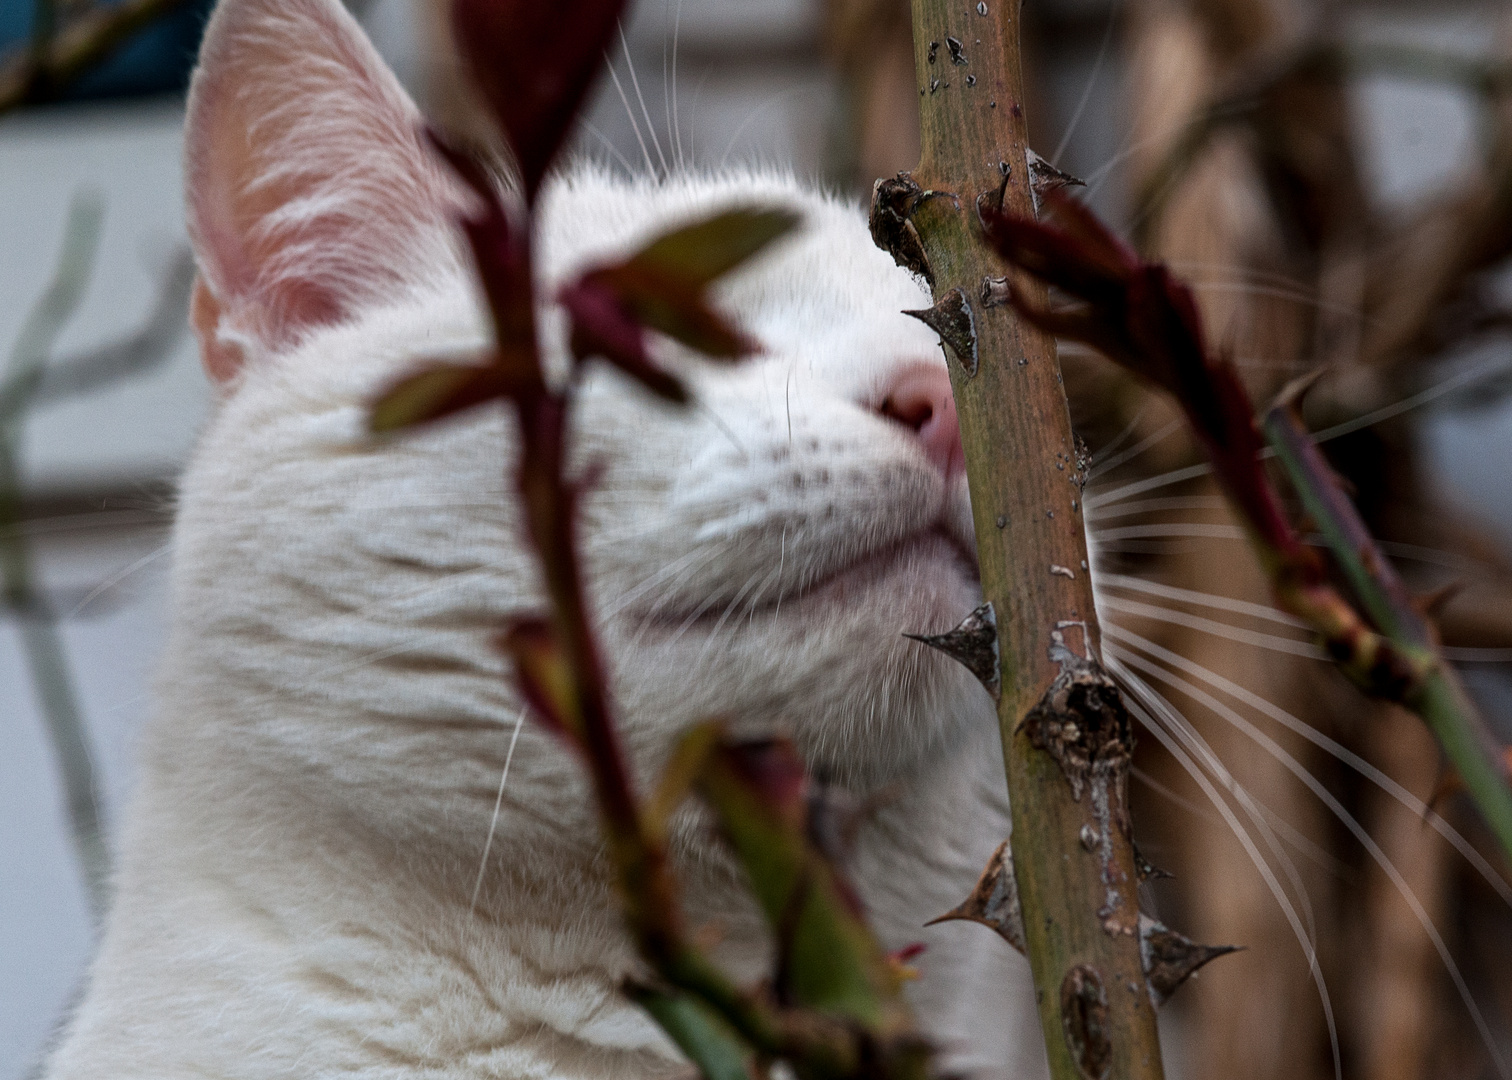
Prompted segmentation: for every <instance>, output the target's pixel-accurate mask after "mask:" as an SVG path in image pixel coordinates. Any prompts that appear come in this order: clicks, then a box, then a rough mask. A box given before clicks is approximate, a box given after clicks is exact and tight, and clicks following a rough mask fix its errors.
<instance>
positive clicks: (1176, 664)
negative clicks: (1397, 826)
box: [1103, 623, 1512, 907]
mask: <svg viewBox="0 0 1512 1080" xmlns="http://www.w3.org/2000/svg"><path fill="white" fill-rule="evenodd" d="M1103 634H1104V636H1106V637H1107V638H1110V639H1112V640H1115V641H1122V642H1124V643H1126V644H1128V645H1130V646H1132V647H1134V648H1136V649H1138V650H1139V651H1140V652H1143V653H1146V654H1147V655H1149V656H1151V657H1153V658H1155V659H1156V660H1159V661H1160V662H1161V663H1163V664H1166V665H1167V666H1169V667H1172V668H1175V669H1176V670H1178V671H1181V672H1184V673H1185V674H1187V675H1189V676H1191V677H1192V678H1194V679H1197V680H1198V681H1200V682H1204V683H1206V684H1207V685H1209V686H1211V687H1213V688H1214V689H1215V690H1218V691H1220V692H1222V693H1223V694H1226V695H1227V696H1228V697H1230V698H1233V699H1234V700H1235V701H1237V702H1239V703H1240V704H1242V705H1244V706H1246V707H1248V708H1251V709H1254V710H1255V711H1256V712H1257V713H1260V714H1261V715H1262V716H1265V717H1268V718H1269V719H1271V720H1274V721H1275V722H1276V723H1278V724H1280V725H1281V726H1282V727H1284V728H1286V730H1288V731H1290V732H1292V733H1293V734H1294V735H1297V736H1299V737H1301V738H1303V739H1306V740H1307V741H1308V742H1310V743H1312V744H1313V745H1314V746H1316V747H1318V748H1319V749H1320V750H1323V751H1324V752H1325V753H1327V754H1329V755H1331V756H1332V757H1334V758H1335V759H1337V760H1338V761H1340V762H1342V763H1343V764H1345V765H1347V766H1349V767H1350V768H1351V769H1353V770H1354V771H1355V772H1357V773H1359V774H1360V775H1361V776H1362V777H1364V778H1365V779H1366V780H1369V781H1370V782H1371V783H1372V784H1374V785H1375V786H1376V787H1378V788H1380V789H1381V791H1383V792H1384V793H1385V794H1387V795H1389V796H1390V797H1391V798H1393V799H1395V800H1396V801H1397V802H1398V803H1400V804H1401V805H1402V806H1403V807H1405V808H1406V809H1408V810H1410V811H1411V812H1412V813H1413V814H1415V815H1416V816H1417V817H1419V818H1421V819H1422V820H1423V821H1424V822H1426V823H1427V824H1428V825H1429V827H1431V828H1432V829H1433V830H1434V832H1436V833H1438V834H1439V835H1440V836H1442V837H1443V838H1444V840H1445V841H1446V842H1447V843H1448V844H1449V845H1450V846H1451V847H1453V848H1454V850H1455V851H1457V852H1459V854H1460V855H1461V856H1462V857H1463V858H1464V860H1465V861H1466V862H1467V863H1469V864H1470V865H1471V866H1472V867H1474V869H1475V871H1476V873H1478V874H1479V875H1480V876H1481V878H1482V879H1483V880H1484V881H1485V882H1486V884H1487V885H1489V886H1490V887H1491V888H1492V889H1493V890H1494V891H1495V892H1496V894H1497V895H1498V896H1500V897H1501V898H1502V901H1503V902H1504V903H1506V904H1507V905H1508V906H1509V907H1512V884H1508V882H1507V881H1506V880H1505V879H1504V878H1503V877H1502V876H1501V875H1500V874H1499V873H1497V872H1496V870H1495V869H1494V868H1493V867H1492V865H1491V863H1490V862H1489V861H1487V859H1486V858H1485V856H1483V855H1482V854H1481V853H1480V852H1479V851H1477V850H1476V849H1475V847H1474V846H1473V845H1472V844H1471V843H1470V841H1468V840H1466V839H1465V837H1464V836H1463V835H1461V833H1460V832H1459V830H1458V829H1456V828H1455V827H1454V826H1453V825H1451V824H1449V822H1448V821H1446V820H1444V818H1443V817H1442V816H1441V815H1440V814H1439V813H1438V812H1437V811H1436V810H1434V809H1433V808H1432V807H1430V806H1429V805H1428V804H1427V803H1426V802H1424V801H1423V800H1422V799H1420V798H1418V797H1417V796H1416V795H1414V794H1413V793H1412V792H1411V791H1408V790H1407V789H1406V788H1405V787H1403V786H1402V785H1401V784H1399V783H1398V782H1397V781H1395V780H1393V779H1392V778H1391V777H1390V776H1388V775H1387V774H1386V773H1384V772H1382V771H1381V770H1380V769H1378V768H1376V767H1375V766H1374V765H1372V764H1371V763H1370V762H1368V761H1366V760H1365V759H1364V758H1362V757H1361V756H1360V755H1359V754H1356V753H1354V752H1353V751H1352V750H1350V749H1349V748H1348V747H1346V746H1344V745H1343V744H1341V743H1339V742H1337V741H1336V740H1334V739H1331V738H1329V737H1328V736H1327V735H1325V734H1323V733H1322V732H1320V731H1318V730H1317V729H1316V728H1314V727H1313V726H1312V725H1311V724H1307V723H1304V722H1303V721H1302V720H1301V719H1299V718H1298V717H1297V716H1295V715H1293V714H1292V713H1290V712H1287V711H1286V710H1285V709H1283V708H1281V707H1280V706H1279V705H1276V704H1275V703H1274V702H1271V701H1269V700H1267V699H1266V698H1265V697H1263V696H1261V695H1259V694H1256V693H1255V692H1254V691H1252V690H1247V689H1245V688H1244V687H1243V686H1240V685H1239V684H1238V683H1236V682H1234V681H1233V680H1231V679H1227V678H1225V677H1224V676H1222V675H1219V674H1218V673H1216V672H1214V671H1212V670H1210V669H1209V668H1206V667H1204V666H1203V665H1201V664H1199V663H1197V662H1196V661H1194V660H1191V659H1189V658H1187V657H1185V656H1182V655H1181V654H1180V653H1177V652H1173V651H1171V650H1170V649H1167V648H1164V647H1163V646H1161V645H1158V644H1156V643H1155V642H1153V641H1150V640H1149V639H1147V638H1144V637H1141V636H1140V635H1138V634H1136V633H1133V632H1132V631H1130V630H1127V629H1125V628H1124V627H1121V626H1118V625H1117V624H1115V623H1105V624H1103Z"/></svg>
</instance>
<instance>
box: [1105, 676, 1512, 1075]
mask: <svg viewBox="0 0 1512 1080" xmlns="http://www.w3.org/2000/svg"><path fill="white" fill-rule="evenodd" d="M1115 649H1117V647H1116V646H1115ZM1117 653H1118V657H1119V662H1120V663H1121V664H1123V665H1125V666H1126V668H1127V667H1133V668H1137V669H1138V670H1140V671H1143V672H1145V673H1146V674H1148V675H1150V676H1152V677H1154V678H1157V679H1159V680H1161V681H1162V682H1164V683H1166V684H1167V685H1169V686H1171V687H1172V688H1174V689H1176V690H1178V691H1180V692H1181V693H1182V694H1185V695H1186V696H1188V697H1190V698H1191V699H1192V700H1193V701H1196V702H1199V703H1200V704H1202V705H1203V706H1205V707H1206V708H1208V709H1210V710H1212V711H1213V713H1214V714H1215V715H1217V716H1221V717H1222V718H1223V719H1225V720H1227V721H1228V722H1229V723H1230V724H1232V725H1233V726H1234V727H1235V728H1236V729H1238V730H1239V731H1240V732H1242V733H1243V734H1245V735H1246V736H1248V737H1249V738H1250V739H1251V740H1252V741H1254V742H1255V743H1256V744H1257V745H1259V746H1260V747H1261V748H1262V749H1264V750H1265V751H1266V752H1267V753H1269V754H1270V755H1271V756H1272V757H1273V758H1274V759H1275V760H1276V761H1278V762H1279V763H1280V764H1281V765H1282V766H1283V767H1284V768H1286V770H1287V771H1288V772H1290V773H1291V774H1292V775H1293V776H1295V777H1296V778H1297V779H1298V780H1300V781H1301V782H1302V783H1303V784H1304V785H1305V786H1306V787H1307V789H1308V790H1309V791H1311V792H1312V793H1313V795H1314V797H1316V798H1317V799H1318V801H1319V802H1321V803H1323V804H1324V805H1325V806H1327V807H1328V809H1329V810H1330V811H1332V813H1333V814H1334V816H1335V818H1337V819H1338V821H1339V822H1340V823H1341V824H1342V825H1344V827H1345V828H1347V829H1348V830H1349V831H1350V833H1351V834H1352V835H1353V836H1354V837H1355V839H1356V840H1358V841H1359V842H1360V844H1361V846H1362V847H1364V848H1365V850H1366V851H1367V852H1368V853H1369V855H1370V857H1371V859H1372V860H1373V861H1374V862H1375V864H1376V865H1377V866H1379V867H1380V868H1381V871H1382V872H1383V873H1384V874H1385V875H1386V876H1387V877H1388V878H1389V879H1390V880H1391V883H1392V886H1393V887H1394V888H1395V889H1396V890H1397V892H1398V894H1399V895H1400V896H1401V897H1402V899H1403V900H1404V901H1406V903H1407V906H1408V907H1409V908H1410V909H1411V910H1412V914H1413V917H1414V918H1416V919H1417V921H1418V924H1419V925H1420V926H1421V927H1422V929H1423V932H1424V933H1425V934H1427V935H1428V938H1429V940H1430V941H1431V942H1432V943H1433V947H1434V949H1435V951H1436V952H1437V953H1438V955H1439V960H1440V962H1442V963H1443V965H1444V968H1445V970H1446V971H1447V972H1448V974H1449V977H1450V979H1451V981H1453V983H1454V986H1455V989H1456V990H1458V992H1459V995H1460V1000H1461V1001H1462V1003H1463V1004H1464V1006H1465V1009H1466V1010H1467V1011H1468V1012H1469V1013H1470V1016H1471V1019H1472V1021H1473V1022H1474V1024H1475V1026H1476V1029H1477V1030H1478V1031H1479V1033H1480V1036H1481V1040H1482V1042H1483V1043H1484V1045H1485V1048H1486V1052H1487V1053H1488V1054H1490V1056H1491V1059H1492V1061H1494V1062H1495V1063H1496V1070H1497V1072H1498V1073H1499V1074H1500V1075H1501V1076H1502V1077H1503V1078H1504V1080H1507V1078H1508V1077H1512V1073H1509V1071H1508V1068H1507V1063H1506V1062H1505V1061H1504V1060H1503V1058H1502V1055H1501V1053H1500V1050H1499V1049H1498V1047H1497V1044H1496V1042H1495V1040H1494V1038H1493V1036H1492V1034H1491V1029H1490V1027H1489V1025H1487V1023H1486V1019H1485V1017H1484V1016H1483V1015H1482V1014H1481V1011H1480V1008H1479V1006H1477V1005H1476V1003H1475V999H1474V997H1473V996H1472V995H1471V993H1470V988H1469V986H1468V985H1467V984H1466V983H1465V979H1464V975H1463V974H1462V973H1461V972H1460V969H1459V965H1458V964H1456V963H1455V962H1454V958H1453V957H1452V956H1451V955H1450V953H1449V947H1448V946H1447V945H1446V944H1445V942H1444V939H1443V935H1441V934H1440V933H1439V931H1438V928H1437V927H1436V926H1435V925H1434V923H1433V920H1432V918H1431V917H1429V915H1428V912H1427V911H1426V910H1425V909H1424V907H1423V905H1422V902H1421V901H1420V900H1419V899H1418V896H1417V894H1416V893H1415V892H1414V891H1413V889H1412V887H1411V886H1410V885H1409V884H1408V882H1407V880H1406V878H1404V877H1403V876H1402V873H1401V871H1400V870H1398V869H1397V867H1396V864H1395V863H1393V862H1392V861H1391V860H1390V859H1389V858H1388V857H1387V856H1386V853H1385V851H1383V850H1382V849H1381V846H1380V845H1379V844H1378V843H1377V842H1376V841H1375V839H1374V838H1373V837H1372V836H1371V835H1370V832H1369V830H1367V829H1366V828H1365V827H1364V826H1363V825H1361V824H1360V822H1359V820H1358V819H1357V818H1356V817H1355V816H1354V815H1353V814H1351V813H1349V811H1348V810H1346V809H1345V808H1344V806H1343V804H1342V803H1340V802H1339V800H1338V799H1337V798H1336V797H1335V796H1334V795H1333V793H1332V792H1330V791H1329V790H1328V789H1327V788H1326V787H1324V786H1323V784H1322V783H1321V782H1320V781H1319V780H1318V779H1317V777H1315V776H1313V775H1312V773H1310V772H1308V770H1307V769H1306V768H1304V767H1303V766H1302V763H1301V762H1299V761H1297V759H1296V758H1295V757H1293V756H1292V755H1291V754H1289V753H1287V752H1286V750H1285V749H1284V748H1282V746H1281V745H1280V744H1279V743H1277V742H1276V741H1275V740H1274V739H1272V738H1271V737H1270V736H1269V735H1266V734H1265V733H1264V732H1263V731H1261V730H1260V729H1259V728H1257V727H1255V725H1254V724H1252V723H1250V722H1249V721H1248V720H1246V719H1245V718H1244V717H1242V716H1240V715H1239V713H1238V712H1237V711H1235V710H1234V709H1231V708H1230V707H1229V706H1227V705H1225V704H1223V703H1222V702H1221V701H1219V700H1218V699H1217V698H1215V697H1213V696H1212V695H1211V694H1209V693H1207V692H1206V691H1204V690H1202V689H1201V688H1199V687H1197V686H1195V685H1193V684H1192V683H1190V682H1188V681H1187V680H1185V679H1183V678H1181V677H1179V676H1176V675H1173V674H1171V673H1170V672H1168V671H1166V670H1164V669H1163V668H1161V667H1159V666H1158V665H1156V664H1154V663H1151V662H1150V661H1147V660H1144V659H1142V658H1140V657H1138V656H1137V655H1135V654H1133V653H1127V652H1124V651H1122V650H1117Z"/></svg>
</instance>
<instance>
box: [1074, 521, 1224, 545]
mask: <svg viewBox="0 0 1512 1080" xmlns="http://www.w3.org/2000/svg"><path fill="white" fill-rule="evenodd" d="M1092 539H1093V542H1094V543H1101V542H1104V541H1117V540H1170V539H1184V540H1193V539H1195V540H1247V539H1249V537H1248V535H1247V534H1246V533H1245V531H1244V529H1242V528H1241V527H1240V526H1238V525H1226V524H1223V523H1222V522H1216V521H1162V522H1156V523H1154V524H1150V525H1120V526H1118V527H1117V528H1112V529H1098V530H1096V531H1095V533H1094V535H1093V537H1092Z"/></svg>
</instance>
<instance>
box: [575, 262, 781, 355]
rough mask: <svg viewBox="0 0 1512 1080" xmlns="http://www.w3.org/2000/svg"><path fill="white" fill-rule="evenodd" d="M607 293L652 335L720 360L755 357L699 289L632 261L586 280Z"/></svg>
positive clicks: (752, 344)
mask: <svg viewBox="0 0 1512 1080" xmlns="http://www.w3.org/2000/svg"><path fill="white" fill-rule="evenodd" d="M585 280H592V281H593V282H594V284H595V285H597V286H598V287H600V288H604V289H607V290H609V291H610V292H611V293H612V294H613V295H614V297H615V299H616V300H617V301H618V303H619V306H620V308H621V309H622V310H623V311H624V312H625V313H626V314H627V315H628V316H629V317H630V318H632V319H634V320H635V321H636V322H637V323H639V324H640V325H642V326H645V327H647V328H649V329H651V330H656V331H659V332H661V333H663V334H666V335H667V336H668V337H669V338H672V339H673V340H674V341H679V342H681V343H682V344H684V345H686V346H687V347H688V348H690V349H694V350H696V351H698V352H701V353H703V354H704V355H705V356H710V357H714V358H716V359H720V360H734V359H737V358H739V357H742V356H749V355H750V354H751V353H753V352H756V351H757V345H756V342H755V341H753V340H752V339H751V338H749V337H747V336H746V335H745V334H743V333H741V331H740V328H739V327H737V326H736V325H735V324H734V323H732V322H731V321H730V320H728V319H726V318H725V317H724V316H723V315H721V314H719V312H717V311H715V310H714V309H713V308H712V307H710V306H709V304H708V301H707V300H706V299H705V294H704V290H703V287H702V286H699V285H693V284H691V283H690V282H688V281H687V280H684V279H683V278H680V277H677V276H675V275H666V274H661V273H658V272H656V271H655V270H653V269H651V268H649V267H646V266H642V265H638V264H637V263H636V262H635V261H634V260H633V259H632V260H631V261H630V262H628V263H623V264H621V265H619V266H612V267H606V268H604V269H601V270H595V271H592V272H591V273H589V274H588V275H586V276H585Z"/></svg>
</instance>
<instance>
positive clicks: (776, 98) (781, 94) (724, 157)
mask: <svg viewBox="0 0 1512 1080" xmlns="http://www.w3.org/2000/svg"><path fill="white" fill-rule="evenodd" d="M815 92H816V91H815V89H814V88H813V87H808V86H790V87H788V88H787V89H786V90H779V91H778V92H777V93H775V94H769V95H767V98H766V100H765V101H763V102H762V103H761V104H760V105H757V106H756V107H755V108H754V109H752V110H751V111H750V112H748V113H747V114H746V118H745V119H744V120H742V121H741V122H740V123H739V124H738V125H736V128H735V132H734V134H732V135H731V136H730V141H729V142H728V143H727V144H726V145H725V151H724V153H723V154H721V155H720V156H719V169H720V170H721V171H722V170H724V169H725V168H726V167H728V165H729V163H730V155H731V154H732V153H734V152H735V147H736V145H737V144H739V142H740V137H741V136H742V135H744V134H745V130H746V128H748V127H750V126H751V124H752V123H753V122H754V121H755V120H756V118H757V117H759V116H761V115H762V114H763V113H765V112H767V111H768V110H770V109H772V108H775V107H776V106H777V105H779V104H780V103H781V102H782V101H783V100H784V99H786V98H790V97H792V96H794V95H795V94H812V93H815Z"/></svg>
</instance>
